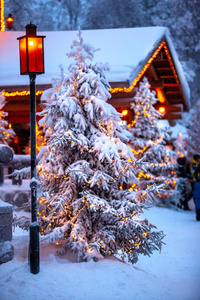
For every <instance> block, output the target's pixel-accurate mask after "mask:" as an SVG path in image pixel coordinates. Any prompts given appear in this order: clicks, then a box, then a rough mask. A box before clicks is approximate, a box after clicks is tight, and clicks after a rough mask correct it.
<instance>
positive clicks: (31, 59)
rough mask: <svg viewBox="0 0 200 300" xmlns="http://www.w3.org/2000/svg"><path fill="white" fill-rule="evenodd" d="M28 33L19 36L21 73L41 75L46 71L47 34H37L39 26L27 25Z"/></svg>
mask: <svg viewBox="0 0 200 300" xmlns="http://www.w3.org/2000/svg"><path fill="white" fill-rule="evenodd" d="M25 28H26V35H24V36H21V37H19V38H18V40H19V51H20V73H21V75H31V74H35V75H39V74H43V73H44V42H43V39H44V38H45V36H37V35H36V28H37V26H36V25H34V24H32V23H30V24H28V25H26V27H25Z"/></svg>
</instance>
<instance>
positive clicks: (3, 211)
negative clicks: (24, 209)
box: [0, 199, 13, 242]
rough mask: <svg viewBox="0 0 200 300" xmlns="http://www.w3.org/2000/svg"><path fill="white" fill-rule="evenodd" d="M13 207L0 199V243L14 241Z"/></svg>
mask: <svg viewBox="0 0 200 300" xmlns="http://www.w3.org/2000/svg"><path fill="white" fill-rule="evenodd" d="M12 221H13V206H12V205H11V204H9V203H5V202H3V201H2V200H1V199H0V242H5V241H11V240H12Z"/></svg>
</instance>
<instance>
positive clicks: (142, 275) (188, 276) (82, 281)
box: [0, 207, 200, 300]
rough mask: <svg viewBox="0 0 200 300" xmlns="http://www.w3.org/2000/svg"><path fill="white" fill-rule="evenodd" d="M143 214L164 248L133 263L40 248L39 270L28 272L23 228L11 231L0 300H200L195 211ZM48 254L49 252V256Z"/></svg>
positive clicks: (1, 269)
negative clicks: (64, 255)
mask: <svg viewBox="0 0 200 300" xmlns="http://www.w3.org/2000/svg"><path fill="white" fill-rule="evenodd" d="M145 216H147V217H148V219H149V220H150V221H151V222H152V223H154V224H155V225H157V227H158V228H159V229H160V230H163V231H164V232H165V234H166V237H165V243H166V245H164V246H163V250H162V253H161V254H160V253H157V252H155V253H154V254H153V255H152V256H151V258H149V257H144V256H142V255H141V256H140V258H139V261H138V263H137V264H136V265H134V266H131V265H129V264H124V263H121V262H119V261H118V260H116V259H105V260H103V261H99V262H97V263H95V262H93V261H90V262H88V263H72V262H70V261H69V260H67V259H59V261H57V260H56V258H55V256H54V255H53V254H49V253H53V250H55V249H54V248H53V247H46V248H44V249H43V250H42V251H41V252H42V258H41V271H40V273H39V274H37V275H33V274H30V272H29V267H28V264H27V259H26V256H27V242H28V238H27V233H23V236H22V235H20V234H21V233H20V231H18V232H16V233H14V237H13V244H14V245H15V253H16V254H15V257H16V258H15V259H14V260H13V261H11V262H9V263H7V264H3V265H0V275H1V280H0V299H1V300H21V299H24V300H36V299H37V300H46V299H48V300H54V299H58V300H59V299H60V300H71V299H74V300H89V299H91V300H94V299H95V300H147V299H148V300H165V299H170V300H199V299H200V256H199V253H200V252H199V251H200V222H197V221H196V220H195V213H194V211H189V212H188V211H187V212H185V211H178V212H177V211H173V210H169V209H163V208H158V207H154V208H151V209H150V210H149V211H148V212H147V213H146V214H145ZM47 254H48V255H47Z"/></svg>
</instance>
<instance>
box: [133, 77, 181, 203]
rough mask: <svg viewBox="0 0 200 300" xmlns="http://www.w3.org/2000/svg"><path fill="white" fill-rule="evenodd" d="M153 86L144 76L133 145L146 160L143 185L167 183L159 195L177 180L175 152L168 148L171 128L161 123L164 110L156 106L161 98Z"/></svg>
mask: <svg viewBox="0 0 200 300" xmlns="http://www.w3.org/2000/svg"><path fill="white" fill-rule="evenodd" d="M150 88H151V86H150V84H149V82H148V79H147V78H144V79H143V80H142V81H141V82H140V85H139V89H138V91H137V93H136V95H135V96H134V98H133V102H132V103H131V108H132V109H133V111H134V115H135V117H134V121H133V124H132V127H131V128H130V129H131V132H132V134H133V137H132V139H131V142H130V144H131V147H132V151H133V153H134V156H135V157H136V159H143V161H146V162H147V163H146V164H145V169H146V171H147V172H140V173H139V179H140V178H141V180H140V182H139V186H142V187H143V188H145V187H146V186H148V185H149V184H151V183H153V182H156V183H158V184H162V183H165V185H166V186H165V189H162V191H161V194H158V196H159V197H162V196H164V195H165V194H168V193H170V192H171V189H172V188H173V184H174V183H175V182H174V175H175V174H174V172H173V170H174V163H173V156H174V155H175V153H174V152H173V151H170V150H168V151H167V150H166V149H165V144H166V141H168V140H169V139H170V135H169V133H168V131H167V129H165V130H164V129H161V128H159V126H158V121H159V118H161V113H160V112H159V111H158V110H156V109H155V108H154V105H155V104H156V102H157V101H158V99H157V98H156V93H155V91H151V90H150Z"/></svg>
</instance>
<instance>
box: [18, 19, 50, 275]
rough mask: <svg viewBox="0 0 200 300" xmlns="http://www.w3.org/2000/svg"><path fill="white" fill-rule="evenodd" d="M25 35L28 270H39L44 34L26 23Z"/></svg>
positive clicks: (22, 44) (22, 51)
mask: <svg viewBox="0 0 200 300" xmlns="http://www.w3.org/2000/svg"><path fill="white" fill-rule="evenodd" d="M25 28H26V35H24V36H21V37H19V38H18V40H19V50H20V73H21V75H29V78H30V135H31V183H30V187H31V224H30V242H29V261H30V271H31V273H33V274H37V273H39V271H40V266H39V265H40V259H39V224H38V222H37V179H36V177H37V174H36V97H35V77H36V75H39V74H43V73H44V50H43V48H44V43H43V39H44V38H45V36H37V35H36V28H37V26H36V25H34V24H32V23H30V24H28V25H26V27H25Z"/></svg>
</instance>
